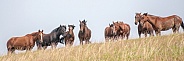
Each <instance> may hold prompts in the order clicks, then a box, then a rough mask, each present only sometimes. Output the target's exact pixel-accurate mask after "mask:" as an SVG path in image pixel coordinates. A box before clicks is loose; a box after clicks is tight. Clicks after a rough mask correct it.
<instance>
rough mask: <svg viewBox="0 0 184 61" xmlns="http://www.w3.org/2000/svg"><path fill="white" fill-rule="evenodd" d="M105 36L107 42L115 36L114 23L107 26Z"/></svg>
mask: <svg viewBox="0 0 184 61" xmlns="http://www.w3.org/2000/svg"><path fill="white" fill-rule="evenodd" d="M104 36H105V41H106V42H108V41H109V40H110V39H113V38H114V35H113V24H109V26H108V27H106V28H105V31H104Z"/></svg>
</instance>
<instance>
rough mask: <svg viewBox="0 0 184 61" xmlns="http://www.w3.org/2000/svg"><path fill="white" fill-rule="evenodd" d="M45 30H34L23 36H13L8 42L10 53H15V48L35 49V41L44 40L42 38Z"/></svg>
mask: <svg viewBox="0 0 184 61" xmlns="http://www.w3.org/2000/svg"><path fill="white" fill-rule="evenodd" d="M42 35H43V30H42V31H40V30H39V31H38V32H33V33H31V34H27V35H25V36H22V37H12V38H10V39H9V40H8V42H7V49H8V54H11V53H14V51H15V50H26V51H29V50H31V49H33V47H34V45H35V41H37V40H39V41H40V42H43V39H42Z"/></svg>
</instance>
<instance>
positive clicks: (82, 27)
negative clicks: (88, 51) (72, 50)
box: [79, 20, 87, 33]
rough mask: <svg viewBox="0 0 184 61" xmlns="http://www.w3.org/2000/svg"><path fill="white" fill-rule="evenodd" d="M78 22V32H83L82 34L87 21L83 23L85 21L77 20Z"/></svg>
mask: <svg viewBox="0 0 184 61" xmlns="http://www.w3.org/2000/svg"><path fill="white" fill-rule="evenodd" d="M79 22H80V30H79V31H80V32H82V33H83V32H84V29H85V27H86V22H87V21H85V20H83V21H80V20H79Z"/></svg>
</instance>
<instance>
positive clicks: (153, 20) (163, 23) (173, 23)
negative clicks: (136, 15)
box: [140, 13, 184, 35]
mask: <svg viewBox="0 0 184 61" xmlns="http://www.w3.org/2000/svg"><path fill="white" fill-rule="evenodd" d="M146 21H147V22H149V23H150V24H151V25H152V26H153V28H154V30H155V33H156V35H161V31H166V30H169V29H171V28H172V30H173V33H176V32H179V27H180V26H181V27H182V28H183V29H184V23H183V21H182V19H181V18H180V17H179V16H177V15H171V16H168V17H159V16H154V15H150V14H147V13H144V14H143V16H142V19H141V21H140V24H143V23H144V22H146Z"/></svg>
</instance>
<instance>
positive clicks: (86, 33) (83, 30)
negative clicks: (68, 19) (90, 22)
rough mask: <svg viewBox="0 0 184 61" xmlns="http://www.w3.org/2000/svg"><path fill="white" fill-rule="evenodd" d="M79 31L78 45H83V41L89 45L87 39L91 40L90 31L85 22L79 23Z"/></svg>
mask: <svg viewBox="0 0 184 61" xmlns="http://www.w3.org/2000/svg"><path fill="white" fill-rule="evenodd" d="M79 22H80V30H79V33H78V37H79V40H80V44H81V45H83V41H85V43H86V44H89V43H90V41H89V39H90V38H91V30H90V29H89V28H88V27H87V25H86V22H87V21H85V20H83V21H80V20H79Z"/></svg>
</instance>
